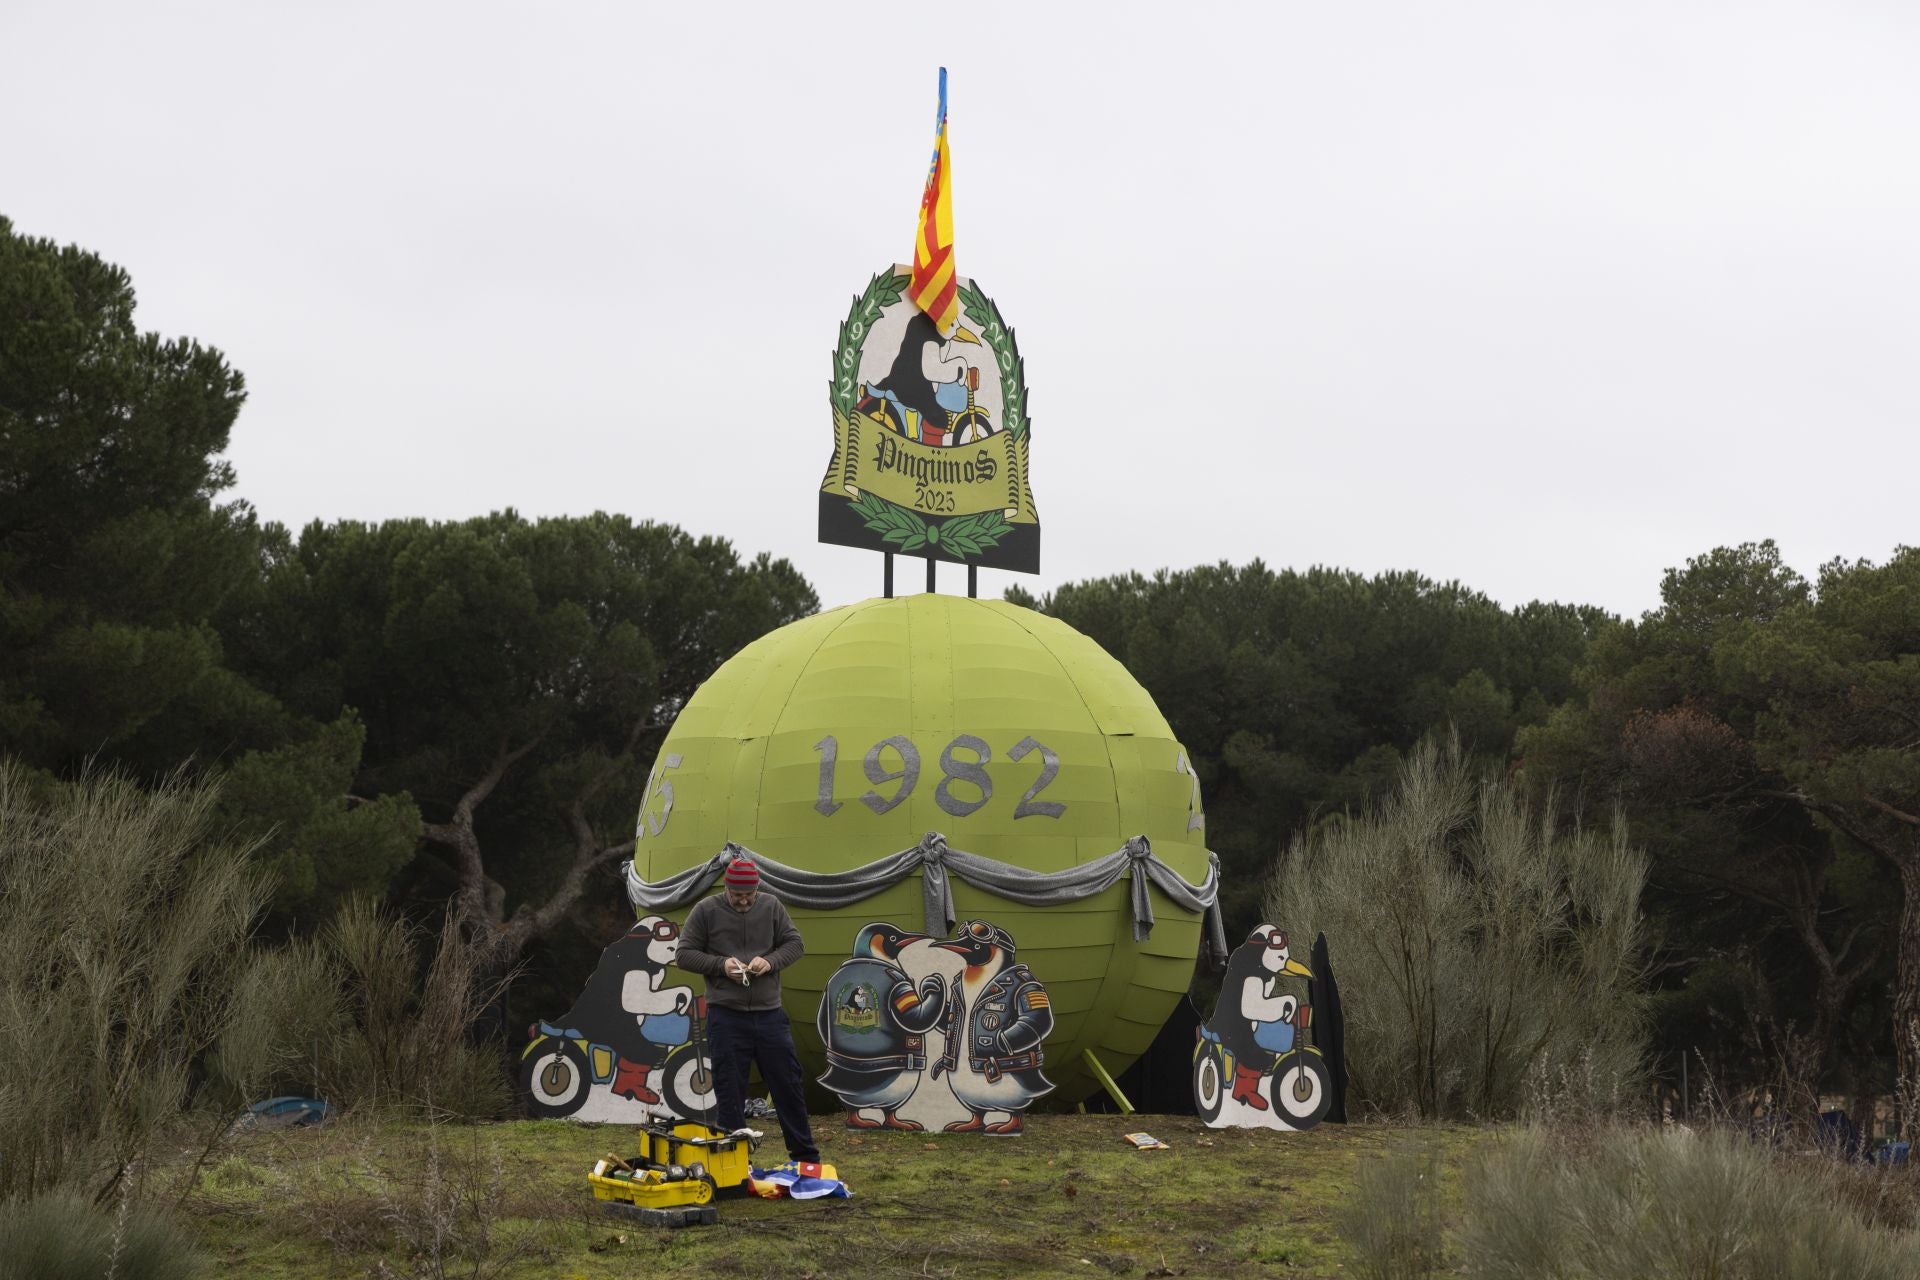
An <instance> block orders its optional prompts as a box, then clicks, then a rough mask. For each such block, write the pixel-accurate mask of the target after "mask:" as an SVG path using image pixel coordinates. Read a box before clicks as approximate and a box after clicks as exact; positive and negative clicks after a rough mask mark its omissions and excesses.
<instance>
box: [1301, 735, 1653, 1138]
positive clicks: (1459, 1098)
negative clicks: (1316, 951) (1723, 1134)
mask: <svg viewBox="0 0 1920 1280" xmlns="http://www.w3.org/2000/svg"><path fill="white" fill-rule="evenodd" d="M1645 882H1646V859H1645V858H1644V857H1643V856H1642V855H1641V854H1640V853H1638V852H1637V851H1636V850H1634V849H1633V848H1631V847H1630V846H1629V845H1628V843H1627V839H1626V833H1625V828H1624V825H1623V824H1619V823H1616V824H1615V827H1614V829H1613V830H1612V831H1611V832H1609V833H1605V834H1602V833H1599V832H1593V831H1581V830H1574V831H1565V830H1562V829H1561V827H1560V824H1559V823H1558V821H1557V819H1556V817H1555V815H1554V813H1553V812H1552V810H1551V808H1550V807H1549V808H1547V809H1546V810H1543V811H1534V810H1531V809H1529V807H1528V806H1527V803H1526V801H1525V800H1524V798H1523V797H1522V796H1521V795H1520V794H1519V793H1518V792H1517V791H1516V790H1515V789H1514V788H1512V787H1509V786H1506V785H1504V784H1501V783H1498V782H1493V781H1484V782H1483V781H1476V780H1475V779H1474V778H1473V776H1472V775H1471V773H1470V772H1469V770H1468V767H1467V765H1466V763H1465V762H1464V761H1463V760H1462V758H1461V755H1460V750H1459V745H1458V743H1457V742H1454V743H1450V744H1449V745H1447V746H1446V747H1442V746H1440V745H1438V744H1436V743H1434V742H1432V741H1427V742H1424V743H1422V744H1421V745H1420V746H1419V747H1418V748H1417V749H1416V750H1415V751H1414V752H1413V753H1412V754H1411V755H1409V756H1408V758H1407V760H1406V761H1405V763H1404V764H1403V765H1402V767H1401V771H1400V777H1399V780H1398V783H1397V785H1396V787H1395V790H1394V792H1393V793H1392V794H1391V795H1390V796H1389V797H1388V798H1387V799H1386V800H1385V801H1384V802H1383V803H1382V804H1381V805H1380V806H1379V807H1378V808H1377V809H1376V810H1375V811H1373V812H1371V813H1368V814H1365V815H1361V816H1355V817H1348V818H1346V819H1344V820H1339V821H1329V822H1328V823H1326V824H1324V825H1323V826H1322V827H1321V828H1319V829H1318V830H1316V831H1315V832H1313V833H1312V834H1311V835H1309V836H1306V837H1303V838H1301V839H1298V840H1296V841H1295V842H1294V844H1293V847H1292V848H1291V849H1290V850H1289V851H1288V853H1287V856H1286V857H1285V858H1284V859H1283V860H1282V862H1281V864H1280V867H1279V868H1278V870H1277V872H1276V874H1275V876H1274V880H1273V883H1272V885H1271V887H1270V889H1269V891H1268V894H1267V906H1266V912H1267V914H1266V918H1267V919H1269V920H1272V921H1274V922H1275V923H1277V924H1281V925H1284V926H1285V927H1287V928H1289V929H1290V930H1292V931H1293V932H1294V933H1295V935H1296V936H1298V937H1304V938H1311V937H1313V936H1314V935H1315V934H1316V933H1321V932H1324V933H1325V934H1326V935H1327V939H1328V943H1329V946H1330V947H1331V949H1332V954H1333V959H1334V962H1335V967H1336V972H1337V975H1338V977H1339V981H1340V991H1341V997H1342V1007H1343V1010H1344V1012H1345V1016H1346V1036H1347V1064H1348V1071H1349V1074H1350V1077H1351V1081H1352V1086H1353V1092H1354V1095H1355V1097H1356V1099H1357V1100H1358V1101H1361V1102H1364V1103H1365V1104H1367V1105H1369V1106H1371V1107H1372V1108H1374V1109H1375V1110H1376V1111H1379V1112H1385V1113H1414V1114H1417V1115H1419V1116H1422V1117H1425V1118H1428V1119H1433V1118H1440V1117H1449V1118H1456V1119H1464V1118H1480V1119H1488V1118H1495V1117H1508V1116H1518V1115H1523V1114H1527V1113H1529V1112H1534V1113H1538V1112H1539V1111H1543V1110H1544V1111H1546V1112H1548V1113H1551V1114H1565V1113H1568V1112H1579V1113H1587V1114H1593V1113H1599V1114H1610V1113H1612V1112H1614V1111H1617V1110H1619V1109H1620V1108H1621V1107H1623V1106H1624V1105H1625V1104H1626V1102H1627V1100H1628V1099H1629V1098H1637V1097H1638V1096H1639V1091H1638V1088H1637V1085H1638V1082H1639V1080H1640V1077H1641V1072H1642V1067H1643V1061H1644V1057H1645V1046H1646V1032H1645V1023H1646V1019H1645V1013H1644V1005H1645V997H1644V995H1643V994H1642V991H1641V982H1640V977H1641V953H1642V940H1641V933H1640V928H1641V926H1640V891H1641V888H1642V886H1643V885H1644V884H1645Z"/></svg>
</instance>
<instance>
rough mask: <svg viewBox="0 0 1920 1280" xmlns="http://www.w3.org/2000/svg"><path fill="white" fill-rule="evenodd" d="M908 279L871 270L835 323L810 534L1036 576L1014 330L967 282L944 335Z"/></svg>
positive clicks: (897, 270) (1026, 429)
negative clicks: (826, 457)
mask: <svg viewBox="0 0 1920 1280" xmlns="http://www.w3.org/2000/svg"><path fill="white" fill-rule="evenodd" d="M908 275H909V270H908V268H906V267H890V268H888V269H887V270H885V271H882V272H880V273H879V274H878V275H876V276H874V277H873V279H872V280H870V281H868V283H867V287H866V289H865V290H864V291H862V292H861V294H860V296H859V297H857V298H855V299H854V302H853V309H852V311H850V312H849V313H848V315H847V319H846V321H845V323H843V324H842V325H841V326H840V341H839V344H838V346H837V347H836V348H835V349H834V353H833V381H832V383H831V389H832V395H831V399H832V402H833V458H832V460H831V461H830V462H829V463H828V465H827V474H826V478H825V479H824V480H822V481H821V484H820V541H822V542H831V543H836V544H838V545H841V546H849V547H864V548H868V549H870V550H874V551H897V552H900V553H902V554H905V555H914V556H925V557H928V558H930V559H931V558H937V559H942V560H953V561H958V562H960V563H962V564H972V565H985V566H987V567H988V568H995V569H1013V570H1018V571H1021V572H1025V573H1038V572H1039V571H1040V517H1039V515H1038V514H1037V513H1036V512H1035V510H1034V505H1033V490H1032V488H1031V487H1030V486H1029V484H1028V482H1027V443H1028V439H1029V436H1030V434H1031V431H1030V427H1031V424H1030V423H1029V421H1028V419H1027V389H1026V377H1025V375H1026V370H1025V367H1024V365H1023V364H1022V362H1021V359H1020V352H1019V349H1018V348H1017V347H1016V346H1015V345H1014V340H1013V330H1011V329H1009V328H1007V326H1006V324H1005V323H1004V322H1003V321H1002V320H1001V318H1000V309H999V308H998V307H996V306H995V305H994V303H993V300H992V299H990V298H988V297H987V296H986V295H985V294H983V293H981V292H980V290H979V289H978V288H977V287H976V286H975V285H974V283H973V281H971V280H967V279H964V278H963V279H961V280H960V282H959V303H960V306H959V323H958V324H957V325H956V326H955V327H954V329H953V332H952V333H951V334H944V333H942V332H941V330H940V329H939V328H938V327H937V326H936V325H935V324H934V322H933V321H932V319H930V318H929V317H928V316H927V315H926V313H924V312H923V311H921V310H920V309H919V308H918V307H916V306H914V304H913V302H912V301H911V300H910V299H908V298H905V297H903V296H902V291H903V289H904V288H905V286H906V284H907V280H908Z"/></svg>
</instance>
